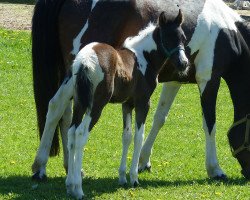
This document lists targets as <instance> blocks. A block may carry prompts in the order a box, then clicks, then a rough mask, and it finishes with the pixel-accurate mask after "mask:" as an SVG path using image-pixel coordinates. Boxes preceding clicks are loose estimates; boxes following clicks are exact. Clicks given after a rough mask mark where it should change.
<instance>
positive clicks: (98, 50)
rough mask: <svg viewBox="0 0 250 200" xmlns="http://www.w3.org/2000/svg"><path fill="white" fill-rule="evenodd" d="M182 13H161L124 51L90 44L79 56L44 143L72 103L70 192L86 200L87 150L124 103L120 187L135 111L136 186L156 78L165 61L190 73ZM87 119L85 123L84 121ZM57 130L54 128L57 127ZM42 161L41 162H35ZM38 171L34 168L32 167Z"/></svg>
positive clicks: (52, 106)
mask: <svg viewBox="0 0 250 200" xmlns="http://www.w3.org/2000/svg"><path fill="white" fill-rule="evenodd" d="M182 22H183V16H182V12H181V10H180V11H179V14H178V16H177V17H173V18H170V17H167V15H166V14H165V13H164V12H163V13H161V15H160V17H159V19H158V24H157V25H156V26H155V25H153V24H149V25H148V27H146V29H145V30H143V31H141V32H140V33H139V34H138V35H137V36H135V37H131V38H128V39H127V40H126V41H125V43H124V45H123V48H122V49H114V48H113V47H112V46H110V45H107V44H103V43H91V44H89V45H87V46H85V47H84V48H83V49H82V50H81V51H80V52H79V53H78V55H77V56H76V59H75V61H74V63H73V65H72V69H71V72H70V73H69V74H70V75H69V76H68V77H67V78H66V79H65V81H64V82H63V84H62V85H61V87H60V88H59V90H58V91H57V93H56V95H55V96H54V98H53V99H52V100H51V101H50V103H49V109H48V114H47V121H46V125H45V130H44V134H43V137H46V134H49V133H47V132H53V131H54V129H55V126H54V125H56V124H55V122H58V120H59V119H60V118H61V116H62V114H63V112H64V110H65V108H66V107H67V106H68V104H69V103H70V100H71V99H72V97H73V100H74V108H73V120H72V124H71V128H70V129H69V131H68V151H69V160H68V161H69V162H68V163H69V165H68V176H67V179H66V186H67V192H68V193H69V194H71V195H73V196H74V197H76V198H82V197H83V195H84V194H83V192H82V179H81V168H82V166H81V165H82V156H83V151H82V149H83V147H84V146H85V144H86V143H87V140H88V136H89V133H90V131H91V130H92V128H93V126H94V125H95V124H96V122H97V121H98V119H99V117H100V115H101V112H102V110H103V108H104V106H105V105H106V104H107V103H109V102H111V103H122V111H123V128H124V131H123V138H122V143H123V151H122V158H121V164H120V168H119V184H121V185H123V184H126V183H127V180H126V158H127V153H128V147H129V144H130V143H131V139H132V130H131V129H132V127H131V121H132V110H133V108H135V118H136V123H135V138H134V153H133V159H132V166H131V169H130V182H131V184H132V185H133V186H135V187H136V186H137V185H138V184H139V182H138V162H139V156H140V151H141V147H142V142H143V136H144V127H145V120H146V116H147V113H148V110H149V100H150V96H151V95H152V93H153V91H154V89H155V87H156V85H157V77H158V74H159V72H160V70H161V68H162V66H163V65H164V64H165V62H166V61H169V62H171V63H172V64H173V65H174V66H175V67H176V70H177V72H179V73H185V72H186V71H187V68H188V65H189V63H188V59H187V57H186V55H185V50H184V42H185V35H184V32H183V30H182V28H181V24H182ZM84 114H85V116H84V118H83V120H82V117H83V115H84ZM52 124H53V126H52ZM36 161H37V162H38V161H41V159H39V158H38V159H37V160H36ZM33 167H34V166H33Z"/></svg>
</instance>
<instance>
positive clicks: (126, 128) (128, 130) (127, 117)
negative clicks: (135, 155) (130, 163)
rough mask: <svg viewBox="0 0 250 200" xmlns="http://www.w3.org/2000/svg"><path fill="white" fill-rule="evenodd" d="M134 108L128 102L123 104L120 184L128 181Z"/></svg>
mask: <svg viewBox="0 0 250 200" xmlns="http://www.w3.org/2000/svg"><path fill="white" fill-rule="evenodd" d="M132 109H133V107H132V106H130V105H129V104H128V103H124V104H122V114H123V135H122V158H121V164H120V168H119V184H120V185H124V184H126V183H127V179H126V167H127V164H126V161H127V155H128V148H129V145H130V143H131V140H132Z"/></svg>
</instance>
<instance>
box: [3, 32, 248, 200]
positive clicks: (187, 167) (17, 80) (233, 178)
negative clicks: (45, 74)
mask: <svg viewBox="0 0 250 200" xmlns="http://www.w3.org/2000/svg"><path fill="white" fill-rule="evenodd" d="M32 90H33V86H32V70H31V39H30V32H28V31H10V30H4V29H0V199H18V200H24V199H68V197H67V195H66V189H65V178H66V177H65V175H66V174H65V172H64V169H63V165H62V150H61V154H60V156H59V157H56V158H52V159H50V160H49V163H48V167H47V175H48V180H47V182H44V183H36V182H33V181H32V180H31V164H32V162H33V159H34V156H35V153H36V149H37V147H38V144H39V139H38V135H37V126H36V112H35V104H34V98H33V91H32ZM160 90H161V85H159V86H158V87H157V90H156V91H155V93H154V95H153V97H152V99H151V108H150V112H149V115H148V118H147V124H146V135H147V133H148V132H149V130H150V127H151V124H152V120H153V114H154V111H155V109H156V106H157V101H158V98H159V95H160ZM217 102H218V103H217V151H218V156H219V162H220V166H221V167H222V168H223V170H224V171H225V172H226V173H227V175H228V180H227V181H224V182H220V181H214V180H210V179H208V178H207V174H206V170H205V163H204V153H205V151H204V148H205V147H204V145H205V144H204V139H205V135H204V132H203V130H202V119H201V109H200V101H199V94H198V89H197V86H196V85H183V87H182V88H181V89H180V92H179V94H178V95H177V98H176V100H175V102H174V104H173V107H172V109H171V111H170V115H169V118H168V120H167V123H166V124H165V125H164V127H163V128H162V130H161V131H160V133H159V136H158V138H157V140H156V143H155V146H154V151H153V155H152V159H151V163H152V172H151V173H143V174H140V175H139V181H140V186H139V187H138V188H136V189H133V188H131V187H130V186H127V187H120V186H118V167H119V162H120V157H121V152H122V144H121V138H122V114H121V106H120V105H111V104H109V105H108V106H107V107H106V108H105V110H104V112H103V114H102V116H101V118H100V120H99V122H98V123H97V125H96V126H95V128H94V129H93V131H92V133H91V135H90V138H89V142H88V143H87V145H86V148H85V149H84V151H85V158H84V163H83V167H84V171H85V177H84V180H83V190H84V193H85V195H86V199H240V200H243V199H249V198H250V190H249V186H250V184H249V182H247V181H245V180H244V179H243V178H242V176H241V174H240V167H239V165H238V162H237V161H236V160H235V159H234V158H233V157H232V156H231V152H230V148H229V145H228V141H227V135H226V133H227V130H228V128H229V127H230V125H231V123H232V119H233V107H232V103H231V100H230V97H229V92H228V89H227V86H226V84H225V82H224V81H222V83H221V87H220V90H219V95H218V99H217ZM146 135H145V136H146ZM131 153H132V146H131V147H130V152H129V160H130V161H131V157H132V155H131ZM129 166H130V162H129Z"/></svg>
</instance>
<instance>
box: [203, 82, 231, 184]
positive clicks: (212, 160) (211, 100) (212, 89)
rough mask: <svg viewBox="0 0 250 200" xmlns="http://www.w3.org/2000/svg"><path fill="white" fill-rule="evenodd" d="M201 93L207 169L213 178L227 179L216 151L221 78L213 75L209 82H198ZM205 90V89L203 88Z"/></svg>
mask: <svg viewBox="0 0 250 200" xmlns="http://www.w3.org/2000/svg"><path fill="white" fill-rule="evenodd" d="M198 85H199V88H200V93H201V106H202V111H203V116H202V117H203V129H204V131H205V135H206V169H207V174H208V176H209V177H211V178H215V179H225V178H226V175H225V173H224V172H223V171H222V169H221V168H220V166H219V162H218V158H217V153H216V142H215V132H216V115H215V108H216V98H217V93H218V89H219V86H220V78H215V77H212V79H211V80H210V81H208V82H198ZM202 88H203V89H204V90H203V89H202Z"/></svg>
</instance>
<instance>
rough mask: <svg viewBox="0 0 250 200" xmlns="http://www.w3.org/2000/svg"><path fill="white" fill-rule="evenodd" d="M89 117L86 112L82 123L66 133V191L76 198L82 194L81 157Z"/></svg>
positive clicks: (87, 131)
mask: <svg viewBox="0 0 250 200" xmlns="http://www.w3.org/2000/svg"><path fill="white" fill-rule="evenodd" d="M90 122H91V117H90V116H89V113H86V115H85V117H84V119H83V121H82V123H81V124H80V125H79V126H78V127H77V129H75V126H73V127H72V128H70V130H69V133H68V137H69V138H68V151H69V170H68V176H67V179H66V186H67V193H68V194H71V195H73V196H74V197H76V198H77V199H81V198H82V197H83V196H84V193H83V191H82V176H81V168H82V159H83V148H84V146H85V145H86V143H87V141H88V137H89V125H90Z"/></svg>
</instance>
